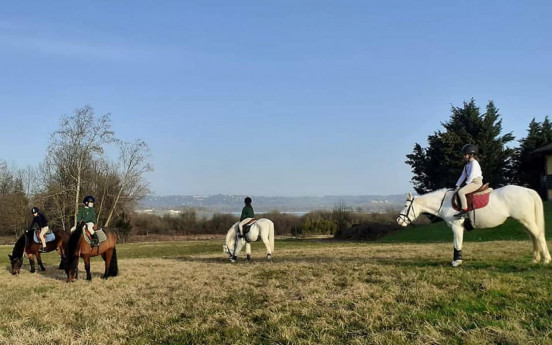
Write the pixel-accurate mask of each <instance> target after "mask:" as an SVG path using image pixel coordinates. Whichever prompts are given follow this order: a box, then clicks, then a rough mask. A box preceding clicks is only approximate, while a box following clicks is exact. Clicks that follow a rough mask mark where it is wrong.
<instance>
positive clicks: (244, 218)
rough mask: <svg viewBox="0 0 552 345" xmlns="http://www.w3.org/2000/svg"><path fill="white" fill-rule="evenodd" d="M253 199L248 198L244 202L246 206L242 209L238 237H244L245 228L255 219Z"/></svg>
mask: <svg viewBox="0 0 552 345" xmlns="http://www.w3.org/2000/svg"><path fill="white" fill-rule="evenodd" d="M251 202H252V200H251V198H250V197H247V198H245V200H244V203H245V206H244V207H243V209H242V213H241V217H240V223H239V224H238V237H242V236H243V226H244V225H245V224H247V223H249V222H250V221H252V220H253V219H255V212H254V211H253V206H251Z"/></svg>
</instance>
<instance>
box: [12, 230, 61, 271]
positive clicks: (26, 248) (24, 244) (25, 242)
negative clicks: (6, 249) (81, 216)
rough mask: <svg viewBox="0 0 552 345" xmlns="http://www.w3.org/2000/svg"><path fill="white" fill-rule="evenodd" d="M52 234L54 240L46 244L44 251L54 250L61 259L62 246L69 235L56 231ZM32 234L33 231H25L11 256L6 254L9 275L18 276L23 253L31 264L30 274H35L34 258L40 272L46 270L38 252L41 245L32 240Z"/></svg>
mask: <svg viewBox="0 0 552 345" xmlns="http://www.w3.org/2000/svg"><path fill="white" fill-rule="evenodd" d="M52 232H53V234H54V236H55V240H54V241H50V242H46V251H47V252H51V251H53V250H56V251H57V252H58V254H59V255H60V256H61V257H63V244H64V242H66V241H67V239H69V233H68V232H65V231H57V230H56V231H52ZM34 233H35V230H32V231H25V232H24V233H23V235H21V236H20V237H19V238H18V239H17V241H16V242H15V246H14V247H13V251H12V254H11V255H10V254H8V256H9V258H10V262H11V271H10V272H11V274H19V271H20V270H21V266H23V253H27V256H28V257H29V263H30V264H31V273H35V263H34V258H35V256H36V259H37V261H38V266H39V267H40V270H41V271H46V268H45V267H44V265H43V264H42V259H41V257H40V252H39V250H40V247H41V246H42V245H41V244H40V243H36V242H35V241H34V240H33V236H34ZM60 268H61V264H60Z"/></svg>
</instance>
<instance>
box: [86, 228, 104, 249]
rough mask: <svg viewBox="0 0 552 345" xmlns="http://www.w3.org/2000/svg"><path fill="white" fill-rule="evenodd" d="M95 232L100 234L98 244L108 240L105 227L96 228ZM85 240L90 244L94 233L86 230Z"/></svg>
mask: <svg viewBox="0 0 552 345" xmlns="http://www.w3.org/2000/svg"><path fill="white" fill-rule="evenodd" d="M94 233H96V234H98V245H99V244H100V243H102V242H104V241H105V240H107V235H106V234H105V232H104V231H103V229H99V230H96V231H94ZM84 240H85V241H86V242H88V244H90V241H92V235H90V232H88V231H84Z"/></svg>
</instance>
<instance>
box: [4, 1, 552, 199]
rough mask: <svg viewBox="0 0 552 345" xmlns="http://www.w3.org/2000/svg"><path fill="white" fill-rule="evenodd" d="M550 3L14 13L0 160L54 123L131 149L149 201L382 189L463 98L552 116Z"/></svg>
mask: <svg viewBox="0 0 552 345" xmlns="http://www.w3.org/2000/svg"><path fill="white" fill-rule="evenodd" d="M551 17H552V2H550V1H509V0H501V1H479V0H477V1H454V2H453V1H441V0H440V1H347V0H345V1H324V0H313V1H306V0H305V1H302V0H289V1H288V0H279V1H262V0H252V1H227V0H221V1H209V0H205V1H203V0H202V1H25V2H15V1H10V2H6V3H4V4H3V6H2V11H1V12H0V66H1V67H0V71H1V72H0V120H1V121H0V128H1V130H0V147H1V151H0V159H3V160H5V161H7V162H8V163H9V164H10V165H12V166H15V167H18V168H23V167H26V166H29V165H30V166H37V165H38V163H39V162H41V161H42V160H43V159H44V156H45V154H46V147H47V145H48V142H49V137H50V134H51V133H52V132H53V131H55V130H56V129H57V128H58V126H59V118H60V116H61V115H64V114H66V115H69V114H72V113H73V111H74V109H75V108H78V107H82V106H84V105H90V106H92V107H93V108H94V109H95V111H96V113H97V114H98V115H101V114H105V113H110V114H111V118H112V125H113V129H114V130H115V132H116V134H117V136H118V137H119V138H121V139H124V140H134V139H136V138H141V139H143V140H145V141H146V142H147V143H148V144H149V146H150V148H151V151H152V157H151V163H152V164H153V166H154V168H155V172H153V173H150V174H148V175H147V176H146V178H147V180H148V181H149V182H150V186H151V189H152V191H153V192H154V194H156V195H168V194H218V193H222V194H249V195H252V196H254V195H263V196H273V195H274V196H277V195H281V196H298V195H343V194H352V195H361V194H396V193H403V192H404V193H406V192H408V191H412V189H413V188H412V184H411V183H410V179H411V177H412V174H411V171H410V167H409V166H408V165H406V164H405V163H404V161H405V159H406V157H405V156H406V154H408V153H410V152H411V151H412V148H413V146H414V144H415V143H416V142H418V143H420V144H422V145H423V146H426V145H427V143H426V139H427V136H428V135H430V134H432V133H433V132H434V131H436V130H439V129H441V128H442V127H441V123H442V122H444V121H447V120H448V119H449V117H450V109H451V106H462V102H464V101H469V100H470V99H471V98H472V97H473V98H474V99H475V100H476V104H477V105H479V106H480V107H481V109H482V110H483V111H484V108H485V105H486V104H487V102H488V101H489V100H494V102H495V105H496V106H497V107H498V108H499V109H500V113H501V115H502V119H503V128H504V133H506V132H510V131H511V132H513V133H514V135H515V136H516V139H521V138H522V137H524V136H525V135H526V130H527V128H528V125H529V122H530V120H531V119H532V118H533V117H535V118H536V119H537V120H539V121H542V120H543V119H544V116H546V115H551V114H552V112H551V110H552V97H551V95H552V68H551V62H552V25H550V18H551Z"/></svg>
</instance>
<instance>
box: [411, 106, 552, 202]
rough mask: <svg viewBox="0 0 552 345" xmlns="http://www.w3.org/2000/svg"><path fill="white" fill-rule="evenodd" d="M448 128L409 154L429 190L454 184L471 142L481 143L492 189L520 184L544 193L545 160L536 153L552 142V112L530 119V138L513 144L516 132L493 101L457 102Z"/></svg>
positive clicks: (421, 186) (420, 186)
mask: <svg viewBox="0 0 552 345" xmlns="http://www.w3.org/2000/svg"><path fill="white" fill-rule="evenodd" d="M442 126H443V129H442V130H438V131H436V132H434V133H433V134H431V135H429V136H428V138H427V143H428V145H427V147H422V145H420V144H419V143H416V144H415V145H414V149H413V150H412V153H410V154H408V155H407V156H406V158H407V160H406V163H407V164H408V165H410V166H411V169H412V174H413V177H412V183H413V184H414V189H415V190H416V192H418V193H420V194H423V193H427V192H429V191H432V190H436V189H440V188H448V187H454V185H455V183H456V181H457V179H458V177H459V176H460V174H461V173H462V169H463V167H464V164H465V162H464V161H463V160H462V155H461V153H460V152H461V149H462V146H463V145H465V144H476V145H477V146H478V147H479V155H478V159H479V161H480V163H481V166H482V168H483V176H484V180H485V182H489V183H490V185H491V186H492V187H500V186H503V185H506V184H517V185H521V186H526V187H529V188H533V189H535V190H536V191H538V192H539V193H540V194H541V196H542V197H544V193H545V189H544V176H543V172H544V158H543V157H542V156H539V155H535V154H533V151H535V150H536V149H538V148H540V147H543V146H545V145H547V144H550V143H552V123H551V122H550V120H549V118H548V116H546V117H545V118H544V121H542V122H538V121H536V120H535V118H533V119H532V120H531V122H530V123H529V128H528V130H527V136H526V137H525V138H522V139H521V140H519V145H518V146H515V145H513V143H514V140H515V137H514V135H513V134H512V132H508V133H505V134H504V133H502V119H501V116H500V114H499V110H498V108H497V107H496V106H495V104H494V102H493V101H492V100H491V101H489V102H488V104H487V106H486V108H485V111H484V112H481V111H480V109H479V107H478V106H477V105H476V104H475V101H474V100H473V99H471V100H470V101H469V102H464V104H463V106H462V107H455V106H453V107H452V109H451V115H450V118H449V120H448V121H447V122H444V123H442Z"/></svg>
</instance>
